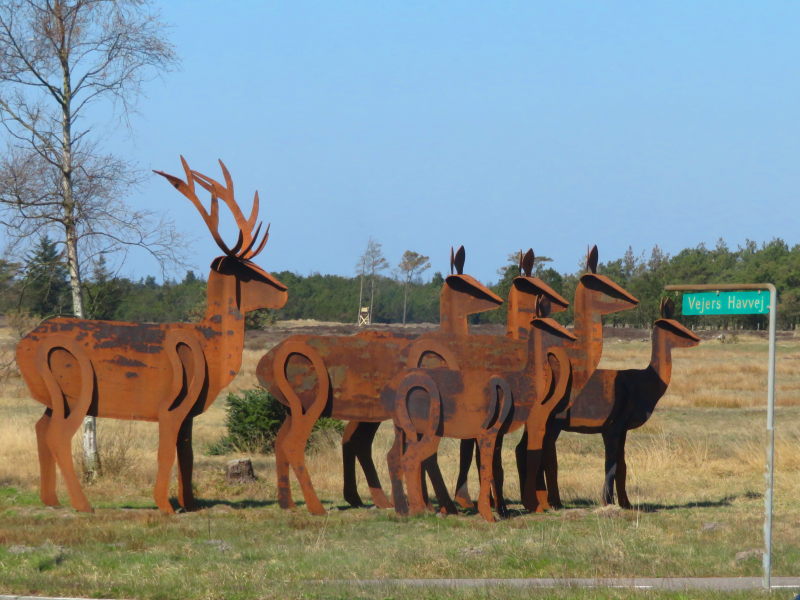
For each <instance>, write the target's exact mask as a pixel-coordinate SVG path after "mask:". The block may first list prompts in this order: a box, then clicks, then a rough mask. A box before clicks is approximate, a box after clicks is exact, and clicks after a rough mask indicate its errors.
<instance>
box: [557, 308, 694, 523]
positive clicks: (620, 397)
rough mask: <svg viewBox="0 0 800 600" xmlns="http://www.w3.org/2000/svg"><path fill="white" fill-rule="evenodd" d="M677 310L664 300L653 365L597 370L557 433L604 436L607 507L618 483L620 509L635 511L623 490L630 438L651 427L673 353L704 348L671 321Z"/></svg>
mask: <svg viewBox="0 0 800 600" xmlns="http://www.w3.org/2000/svg"><path fill="white" fill-rule="evenodd" d="M674 309H675V308H674V305H673V302H672V300H670V299H667V298H665V299H663V300H662V301H661V318H660V319H658V320H657V321H656V322H655V323H654V324H653V334H652V340H653V341H652V351H651V357H650V364H649V365H648V366H647V367H646V368H644V369H625V370H620V371H618V370H610V369H598V370H595V371H594V372H593V373H592V375H591V377H590V378H589V381H587V382H586V385H584V386H583V388H582V389H581V391H580V393H579V394H578V395H577V396H576V397H575V398H573V399H572V400H571V407H570V408H569V410H568V411H567V414H566V419H565V421H564V422H563V424H559V426H558V429H557V430H556V431H555V434H556V435H558V432H559V431H560V430H564V431H576V432H579V433H600V434H602V436H603V445H604V446H605V481H604V483H603V503H604V504H611V503H612V502H613V501H614V484H615V483H616V488H617V499H618V502H619V505H620V506H621V507H622V508H630V507H631V503H630V501H629V500H628V495H627V493H626V491H625V478H626V473H627V467H626V463H625V438H626V436H627V433H628V431H629V430H631V429H636V428H637V427H641V426H642V425H644V424H645V423H646V422H647V420H648V419H649V418H650V417H651V415H652V414H653V411H654V410H655V407H656V404H657V403H658V401H659V400H660V399H661V397H662V396H663V395H664V393H665V392H666V391H667V387H668V386H669V382H670V378H671V375H672V349H673V348H690V347H693V346H696V345H698V344H699V343H700V338H699V337H697V336H696V335H695V334H694V333H692V332H691V331H690V330H689V329H687V328H686V327H684V326H683V325H681V324H680V323H679V322H678V321H676V320H675V319H673V318H672V316H673V313H674ZM550 485H551V482H550V481H548V486H550ZM552 485H555V486H557V485H558V481H557V480H554V481H553V483H552ZM556 490H557V487H556Z"/></svg>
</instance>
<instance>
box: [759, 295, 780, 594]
mask: <svg viewBox="0 0 800 600" xmlns="http://www.w3.org/2000/svg"><path fill="white" fill-rule="evenodd" d="M767 289H768V290H769V358H768V360H769V368H768V370H767V472H766V479H767V491H766V493H765V494H764V556H763V560H762V562H763V566H764V588H765V589H767V590H769V589H770V588H771V585H772V584H771V581H770V577H771V574H772V573H771V571H772V491H773V487H774V483H775V481H774V467H775V321H776V320H777V319H776V317H777V315H776V312H777V299H776V293H775V286H774V285H772V284H771V283H770V284H767Z"/></svg>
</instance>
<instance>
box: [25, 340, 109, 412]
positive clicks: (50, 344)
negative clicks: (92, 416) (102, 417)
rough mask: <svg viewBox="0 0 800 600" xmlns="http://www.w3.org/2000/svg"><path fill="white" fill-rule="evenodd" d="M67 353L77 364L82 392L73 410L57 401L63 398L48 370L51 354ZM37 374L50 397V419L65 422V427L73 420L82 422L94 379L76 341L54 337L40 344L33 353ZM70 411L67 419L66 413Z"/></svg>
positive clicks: (86, 354) (84, 351) (91, 366)
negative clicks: (63, 351) (59, 351)
mask: <svg viewBox="0 0 800 600" xmlns="http://www.w3.org/2000/svg"><path fill="white" fill-rule="evenodd" d="M59 348H60V349H62V350H65V351H66V352H69V353H70V354H71V355H72V356H73V357H74V358H75V360H76V361H78V367H79V369H80V373H81V389H80V392H79V393H78V401H77V403H76V405H75V406H67V405H66V402H64V401H61V402H59V401H57V399H58V398H62V399H63V398H64V393H63V391H62V390H61V386H60V385H59V384H58V381H57V380H56V378H55V375H53V371H52V370H51V368H50V354H51V353H52V352H53V350H57V349H59ZM36 364H37V371H38V372H39V375H40V376H41V377H42V380H43V381H44V384H45V386H46V387H47V392H48V394H49V395H50V401H51V402H52V405H51V406H50V408H51V409H52V411H53V416H54V417H55V418H56V419H59V420H66V421H67V422H68V423H69V422H71V421H74V420H75V419H80V420H83V417H84V416H85V415H86V412H87V411H88V409H89V406H90V405H91V403H92V398H93V397H94V391H95V375H94V365H93V364H92V361H91V359H90V358H89V354H88V353H87V352H86V349H85V348H83V346H81V345H80V344H79V343H78V342H77V341H75V340H74V339H72V338H71V337H69V336H61V335H59V336H53V337H49V338H48V339H47V343H46V344H41V345H40V346H39V349H38V351H37V353H36ZM67 409H69V415H68V416H67V414H66V412H67Z"/></svg>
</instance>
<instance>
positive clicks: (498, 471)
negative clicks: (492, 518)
mask: <svg viewBox="0 0 800 600" xmlns="http://www.w3.org/2000/svg"><path fill="white" fill-rule="evenodd" d="M504 437H505V436H504V434H502V433H500V434H498V435H497V439H496V440H495V444H494V453H493V460H492V474H493V478H494V485H493V486H492V489H493V493H494V504H495V508H496V509H497V514H499V515H500V517H501V518H506V517H508V515H509V512H508V506H507V505H506V497H505V492H504V491H503V488H504V486H505V471H503V438H504Z"/></svg>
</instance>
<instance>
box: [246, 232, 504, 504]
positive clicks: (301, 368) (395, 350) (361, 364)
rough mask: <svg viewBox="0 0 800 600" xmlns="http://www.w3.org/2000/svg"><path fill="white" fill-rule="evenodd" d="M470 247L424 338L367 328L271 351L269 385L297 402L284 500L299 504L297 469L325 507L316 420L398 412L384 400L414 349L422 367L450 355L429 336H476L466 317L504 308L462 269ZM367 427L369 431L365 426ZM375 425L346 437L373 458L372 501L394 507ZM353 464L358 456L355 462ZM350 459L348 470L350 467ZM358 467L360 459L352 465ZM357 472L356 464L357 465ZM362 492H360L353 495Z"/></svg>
mask: <svg viewBox="0 0 800 600" xmlns="http://www.w3.org/2000/svg"><path fill="white" fill-rule="evenodd" d="M463 265H464V250H463V247H462V248H459V250H458V251H457V252H455V253H453V252H452V251H451V270H452V269H455V270H456V271H457V273H454V274H451V275H450V276H448V277H447V279H446V280H445V282H444V285H443V286H442V291H441V293H440V307H439V310H440V318H441V323H440V327H439V329H438V330H437V331H435V332H431V333H427V334H424V335H422V336H420V337H414V336H406V335H402V334H392V333H386V332H378V331H365V332H361V333H357V334H355V335H351V336H291V337H289V338H287V339H286V340H285V341H283V342H281V343H280V344H278V345H277V346H275V347H274V348H273V349H272V350H270V351H269V352H268V353H267V354H265V355H264V356H263V357H262V358H261V360H260V361H259V363H258V366H257V368H256V374H257V375H258V379H259V381H260V382H261V384H262V385H264V386H265V387H266V388H267V389H268V390H269V391H270V392H271V393H273V394H274V395H275V396H276V397H277V398H278V399H279V400H280V401H281V402H282V403H284V404H285V405H286V406H288V407H289V409H290V416H289V417H288V418H287V419H286V421H285V422H284V423H283V425H282V426H281V429H280V431H279V433H278V437H277V439H276V461H277V471H278V502H279V504H280V506H282V507H284V508H287V507H291V506H294V502H293V500H292V497H291V490H290V487H289V479H288V477H289V470H290V468H291V470H292V471H293V472H294V473H295V476H296V477H297V479H298V481H299V483H300V487H301V489H302V492H303V496H304V499H305V501H306V506H307V507H308V509H309V511H311V512H312V513H315V514H321V513H323V512H324V509H323V507H322V504H321V503H320V502H319V499H318V498H317V495H316V492H315V491H314V488H313V485H312V483H311V478H310V475H309V474H308V471H307V468H306V466H305V456H304V454H305V452H304V449H305V444H306V441H307V439H308V436H309V434H310V432H311V427H312V426H313V424H314V422H315V421H316V420H317V419H318V418H319V417H320V416H332V417H335V418H339V419H343V420H347V421H354V422H357V423H361V422H369V423H380V422H382V421H386V420H389V419H391V418H392V414H391V411H389V410H387V408H386V407H385V406H384V405H382V404H381V402H380V400H379V399H380V394H381V391H382V389H383V387H384V386H385V385H386V384H387V383H388V382H389V381H390V380H391V379H392V378H393V377H394V376H395V375H397V374H398V373H399V372H401V370H403V369H405V368H406V365H407V363H408V360H409V356H415V357H416V358H415V360H416V361H417V364H418V365H419V366H429V365H431V364H438V363H441V362H445V363H446V362H447V361H448V359H449V358H450V357H449V355H448V353H447V349H446V348H443V349H439V352H434V351H431V350H427V349H426V350H424V351H420V350H419V348H420V346H419V344H424V343H425V342H424V340H426V339H430V338H438V337H439V336H452V337H454V338H460V337H465V336H468V335H469V326H468V322H467V317H468V316H469V315H471V314H476V313H480V312H483V311H486V310H491V309H494V308H497V307H498V306H500V304H502V302H503V301H502V299H501V298H499V297H498V296H497V295H496V294H494V293H493V292H492V291H491V290H489V289H488V288H486V287H485V286H484V285H482V284H481V283H479V282H478V281H477V280H475V279H474V278H472V277H471V276H469V275H465V274H464V273H463ZM365 431H366V433H364V432H365ZM373 435H374V429H372V428H371V427H370V428H363V429H362V428H361V426H359V425H349V426H348V429H347V431H346V441H347V442H349V443H350V446H349V450H348V451H349V452H350V457H351V458H352V457H356V458H358V459H359V460H360V461H361V462H362V464H364V462H367V463H368V469H367V474H368V480H369V479H371V480H372V481H370V482H369V485H370V489H371V492H372V494H373V501H374V502H375V504H376V505H377V506H383V507H389V506H391V503H390V502H389V501H388V499H387V498H386V496H385V494H384V493H383V491H382V489H381V488H380V482H379V481H377V475H375V476H374V477H372V476H373V474H374V465H373V464H372V458H371V453H370V443H371V440H372V436H373ZM351 464H352V461H351ZM347 469H348V466H347V463H346V464H345V472H346V474H347ZM351 469H354V466H353V467H351ZM351 473H352V470H351ZM354 495H355V497H354ZM345 497H346V498H348V500H353V501H354V503H355V502H356V501H360V499H359V498H358V497H357V493H355V489H354V486H353V488H352V489H350V488H347V487H346V489H345Z"/></svg>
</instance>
